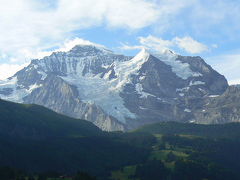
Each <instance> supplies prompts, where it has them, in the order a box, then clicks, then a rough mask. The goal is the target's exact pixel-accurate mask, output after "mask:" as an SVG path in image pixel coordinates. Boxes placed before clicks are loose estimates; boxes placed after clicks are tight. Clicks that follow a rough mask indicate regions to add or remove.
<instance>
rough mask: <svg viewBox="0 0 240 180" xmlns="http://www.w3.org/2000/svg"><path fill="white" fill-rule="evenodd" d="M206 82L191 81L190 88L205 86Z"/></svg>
mask: <svg viewBox="0 0 240 180" xmlns="http://www.w3.org/2000/svg"><path fill="white" fill-rule="evenodd" d="M204 84H205V82H202V81H194V82H193V81H190V83H189V86H197V85H204Z"/></svg>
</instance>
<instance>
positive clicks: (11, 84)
mask: <svg viewBox="0 0 240 180" xmlns="http://www.w3.org/2000/svg"><path fill="white" fill-rule="evenodd" d="M17 82H18V79H17V77H13V78H12V79H7V80H4V81H0V89H3V88H10V89H12V90H13V91H12V93H11V94H10V95H7V96H5V95H3V94H0V98H1V99H5V100H8V101H12V102H18V103H22V102H23V98H24V97H26V96H27V95H29V94H30V93H31V92H32V91H33V90H34V89H37V88H39V87H41V85H37V84H33V85H31V86H30V87H29V88H28V89H26V88H23V87H22V86H19V85H18V84H17Z"/></svg>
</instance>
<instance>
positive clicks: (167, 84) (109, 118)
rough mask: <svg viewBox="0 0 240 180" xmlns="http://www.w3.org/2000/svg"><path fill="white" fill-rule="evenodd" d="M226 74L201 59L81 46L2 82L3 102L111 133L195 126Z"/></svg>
mask: <svg viewBox="0 0 240 180" xmlns="http://www.w3.org/2000/svg"><path fill="white" fill-rule="evenodd" d="M227 87H228V84H227V81H226V79H225V78H224V76H222V75H220V74H219V73H217V72H216V71H215V70H213V69H212V68H211V67H210V66H209V65H207V64H206V63H205V62H204V60H203V59H201V58H200V57H184V56H180V55H177V54H175V53H173V52H172V51H169V50H166V51H163V52H160V53H157V54H156V53H151V52H150V51H148V50H145V49H143V50H142V51H141V52H140V53H138V54H137V55H136V56H135V57H133V58H132V57H128V56H123V55H117V54H114V53H113V52H111V51H109V50H106V49H103V48H99V47H95V46H89V45H87V46H83V45H78V46H76V47H74V48H73V49H72V50H70V51H69V52H57V53H53V54H52V55H51V56H48V57H45V58H43V59H40V60H32V62H31V64H30V65H29V66H28V67H26V68H24V69H23V70H21V71H19V72H17V73H16V74H15V75H14V76H13V77H11V78H9V79H7V80H5V81H1V82H0V97H1V98H2V99H6V100H10V101H14V102H24V103H33V104H39V105H43V106H45V107H47V108H50V109H52V110H54V111H56V112H59V113H62V114H66V115H68V116H71V117H74V118H79V119H85V120H88V121H91V122H93V123H94V124H95V125H97V126H98V127H100V128H101V129H103V130H106V131H115V130H127V129H133V128H136V127H139V126H141V125H144V124H149V123H155V122H159V121H172V120H176V121H179V122H190V121H192V119H193V117H194V112H192V111H193V110H194V109H197V108H198V107H199V106H202V105H203V97H207V96H211V95H221V94H222V93H223V92H224V91H225V90H226V89H227Z"/></svg>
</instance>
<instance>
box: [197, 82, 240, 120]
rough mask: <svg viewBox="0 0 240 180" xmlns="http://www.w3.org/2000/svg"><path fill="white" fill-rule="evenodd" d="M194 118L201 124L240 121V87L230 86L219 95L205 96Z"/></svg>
mask: <svg viewBox="0 0 240 180" xmlns="http://www.w3.org/2000/svg"><path fill="white" fill-rule="evenodd" d="M193 120H194V121H195V122H196V123H200V124H210V123H211V124H219V123H228V122H240V87H239V86H230V87H228V89H227V90H226V91H225V92H224V93H223V94H221V95H219V96H210V97H208V98H205V99H204V104H203V106H202V107H201V108H199V109H198V110H196V111H195V112H194V117H193Z"/></svg>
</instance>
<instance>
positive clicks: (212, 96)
mask: <svg viewBox="0 0 240 180" xmlns="http://www.w3.org/2000/svg"><path fill="white" fill-rule="evenodd" d="M218 96H219V95H210V96H208V97H210V98H215V97H218Z"/></svg>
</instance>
